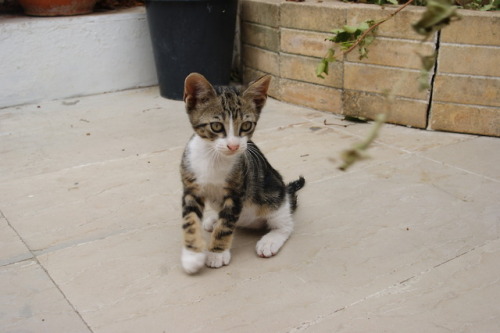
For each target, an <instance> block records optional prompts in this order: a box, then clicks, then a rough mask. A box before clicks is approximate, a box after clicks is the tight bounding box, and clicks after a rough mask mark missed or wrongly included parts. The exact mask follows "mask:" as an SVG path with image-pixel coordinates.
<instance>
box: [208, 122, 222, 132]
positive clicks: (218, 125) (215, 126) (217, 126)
mask: <svg viewBox="0 0 500 333" xmlns="http://www.w3.org/2000/svg"><path fill="white" fill-rule="evenodd" d="M210 128H211V129H212V131H214V132H215V133H220V132H222V131H223V130H224V126H223V125H222V123H210Z"/></svg>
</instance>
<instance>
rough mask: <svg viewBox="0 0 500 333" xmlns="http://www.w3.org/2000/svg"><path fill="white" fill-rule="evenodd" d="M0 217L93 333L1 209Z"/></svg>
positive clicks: (90, 330)
mask: <svg viewBox="0 0 500 333" xmlns="http://www.w3.org/2000/svg"><path fill="white" fill-rule="evenodd" d="M0 217H1V218H4V219H5V221H7V224H8V225H9V227H10V228H11V229H12V230H13V231H14V232H15V233H16V235H17V237H19V239H20V240H21V242H22V243H23V244H24V246H26V248H27V249H28V251H29V252H30V253H31V255H32V258H30V259H29V260H33V261H35V262H36V263H37V265H38V266H39V267H40V268H41V269H42V270H43V271H44V272H45V275H47V277H48V278H49V280H50V281H51V282H52V284H53V285H54V287H55V288H56V289H57V290H58V291H59V293H60V294H61V295H62V297H63V298H64V300H66V303H67V304H68V305H69V306H70V307H71V309H73V311H74V312H75V313H76V315H77V316H78V317H79V318H80V320H81V321H82V322H83V324H84V325H85V326H86V327H87V329H88V330H89V332H91V333H93V332H94V331H93V330H92V328H91V327H90V326H89V324H88V323H87V322H86V321H85V319H83V317H82V315H81V314H80V312H79V311H78V310H77V309H76V307H75V306H74V305H73V303H71V302H70V300H69V299H68V298H67V297H66V294H65V293H64V292H63V291H62V290H61V288H60V287H59V285H58V284H57V283H56V281H54V279H53V278H52V276H50V274H49V272H48V271H47V269H46V268H45V267H44V266H43V265H42V263H41V262H40V261H39V260H38V258H37V257H36V255H35V253H34V252H33V251H31V249H30V248H29V246H28V244H27V243H26V241H25V240H24V239H23V237H21V235H20V234H19V232H18V231H17V230H16V229H15V228H14V227H13V226H12V224H11V223H10V221H9V219H8V218H7V217H6V216H5V215H4V214H3V212H2V211H1V210H0ZM23 261H27V260H23Z"/></svg>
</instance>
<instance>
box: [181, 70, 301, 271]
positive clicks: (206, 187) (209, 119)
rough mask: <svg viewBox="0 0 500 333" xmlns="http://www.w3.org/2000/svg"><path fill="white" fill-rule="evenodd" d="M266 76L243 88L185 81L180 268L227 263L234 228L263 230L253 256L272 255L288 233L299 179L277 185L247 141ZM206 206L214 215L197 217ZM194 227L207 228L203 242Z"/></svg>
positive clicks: (196, 79)
mask: <svg viewBox="0 0 500 333" xmlns="http://www.w3.org/2000/svg"><path fill="white" fill-rule="evenodd" d="M270 79H271V78H270V76H264V77H262V78H260V79H259V80H257V81H255V82H253V83H251V84H250V85H249V87H248V88H247V89H246V90H243V89H241V88H235V87H215V88H214V87H213V86H212V85H211V84H210V83H209V82H208V81H207V80H206V79H205V78H204V77H203V76H202V75H200V74H197V73H192V74H190V75H189V76H188V77H187V78H186V81H185V87H184V101H185V104H186V111H187V114H188V116H189V120H190V122H191V125H192V127H193V130H194V132H195V134H194V135H193V136H192V137H191V139H190V141H189V142H188V144H187V146H186V149H185V151H184V155H183V158H182V163H181V178H182V183H183V188H184V191H183V197H182V216H183V225H182V228H183V230H184V248H183V253H182V265H183V268H184V270H185V271H186V272H188V273H196V272H197V271H199V270H200V269H201V267H203V266H204V265H207V266H209V267H215V268H216V267H221V266H223V265H227V264H229V261H230V259H231V255H230V252H229V250H230V248H231V243H232V240H233V234H234V230H235V227H236V226H237V225H238V226H242V227H250V228H258V227H267V228H268V229H269V230H270V231H269V232H268V233H267V234H266V235H264V236H263V237H262V239H261V240H260V241H259V242H258V243H257V246H256V250H257V254H258V255H259V256H261V257H271V256H273V255H275V254H276V253H277V252H278V250H279V249H280V248H281V246H282V245H283V244H284V243H285V241H286V240H287V239H288V237H289V236H290V234H291V232H292V230H293V220H292V217H291V214H292V213H293V211H294V210H295V208H296V207H297V194H296V192H297V191H298V190H300V189H301V188H302V187H303V186H304V183H305V181H304V178H302V177H300V178H299V179H298V180H296V181H294V182H291V183H290V184H288V185H285V184H284V182H283V179H282V177H281V175H280V174H279V173H278V172H277V171H276V170H274V169H273V168H272V166H271V165H270V164H269V162H268V161H267V160H266V158H265V157H264V155H263V154H262V152H261V151H260V150H259V148H258V147H257V146H256V145H255V144H254V143H253V142H252V141H251V138H252V135H253V132H254V130H255V126H256V124H257V122H258V120H259V116H260V112H261V110H262V108H263V106H264V104H265V102H266V98H267V90H268V87H269V82H270ZM206 204H209V205H210V206H211V207H212V208H213V209H214V210H215V211H216V212H218V214H217V216H205V219H203V217H204V210H205V206H206ZM202 221H203V222H202ZM202 225H203V227H204V228H205V229H206V230H208V231H211V232H212V234H211V239H210V242H209V244H208V247H207V245H206V244H205V240H204V238H203V235H202V230H201V228H202Z"/></svg>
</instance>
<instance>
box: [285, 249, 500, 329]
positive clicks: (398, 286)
mask: <svg viewBox="0 0 500 333" xmlns="http://www.w3.org/2000/svg"><path fill="white" fill-rule="evenodd" d="M496 240H498V239H494V240H488V241H486V242H484V243H483V244H481V245H478V246H474V247H472V248H470V249H468V250H467V251H464V252H462V253H459V254H457V255H455V256H454V257H452V258H450V259H446V260H444V261H442V262H441V263H438V264H436V265H433V266H432V267H429V268H428V269H426V270H423V271H421V272H420V273H416V274H414V275H413V276H411V277H409V278H407V279H404V280H401V281H399V282H397V283H394V284H392V285H390V286H388V287H386V288H383V289H381V290H380V291H377V292H375V293H372V294H370V295H368V296H366V297H364V298H361V299H359V300H357V301H355V302H353V303H351V304H348V305H345V306H343V307H340V308H338V309H335V310H333V311H331V312H329V313H327V314H324V315H318V316H316V318H315V319H313V320H309V321H306V322H302V323H300V324H298V325H297V326H295V327H292V328H291V329H289V330H288V331H287V333H295V332H301V331H305V330H307V329H309V328H311V327H313V326H314V325H316V324H319V323H321V322H323V321H324V320H328V319H330V318H332V317H333V316H335V315H336V314H337V313H339V312H343V311H345V310H348V309H349V308H352V307H354V306H356V305H358V304H361V303H363V302H365V301H368V300H370V299H373V298H377V297H383V296H386V295H391V294H395V293H399V292H401V291H402V288H405V287H407V285H408V284H410V283H417V282H418V281H419V280H420V278H422V277H423V276H424V275H427V274H429V273H431V272H433V271H434V270H435V269H437V268H439V267H441V266H444V265H446V264H448V263H450V262H453V261H454V260H456V259H459V258H461V257H463V256H465V255H467V254H469V253H471V252H474V251H476V250H479V249H481V248H483V247H485V246H486V245H488V244H489V243H491V242H492V241H496Z"/></svg>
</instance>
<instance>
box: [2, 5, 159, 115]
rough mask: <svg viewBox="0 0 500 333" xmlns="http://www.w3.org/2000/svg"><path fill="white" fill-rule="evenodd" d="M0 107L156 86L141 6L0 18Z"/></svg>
mask: <svg viewBox="0 0 500 333" xmlns="http://www.w3.org/2000/svg"><path fill="white" fill-rule="evenodd" d="M0 73H2V74H1V75H0V87H2V88H1V89H0V107H6V106H12V105H19V104H27V103H37V102H39V101H41V100H53V99H60V98H69V97H75V96H85V95H92V94H100V93H104V92H110V91H118V90H124V89H130V88H136V87H145V86H151V85H155V84H157V77H156V70H155V67H154V58H153V50H152V47H151V39H150V36H149V30H148V25H147V22H146V12H145V8H143V7H137V8H130V9H124V10H119V11H113V12H106V13H93V14H89V15H79V16H68V17H50V18H46V17H27V16H24V15H0Z"/></svg>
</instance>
